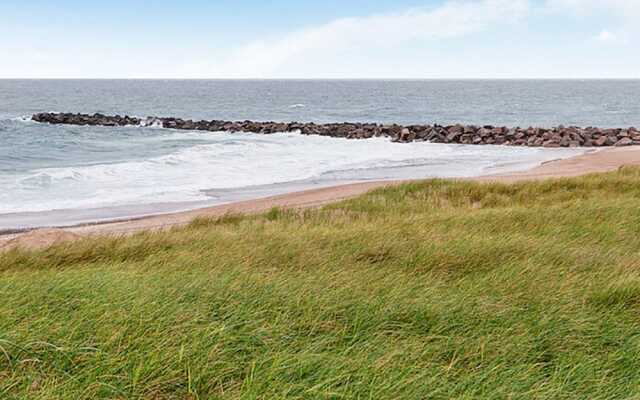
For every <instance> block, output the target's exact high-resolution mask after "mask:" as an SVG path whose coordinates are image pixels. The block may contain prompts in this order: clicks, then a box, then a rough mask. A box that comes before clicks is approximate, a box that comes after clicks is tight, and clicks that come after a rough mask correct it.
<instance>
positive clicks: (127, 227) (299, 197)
mask: <svg viewBox="0 0 640 400" xmlns="http://www.w3.org/2000/svg"><path fill="white" fill-rule="evenodd" d="M624 165H640V146H633V147H620V148H609V149H605V150H599V151H594V152H590V153H587V154H583V155H580V156H576V157H573V158H569V159H564V160H557V161H551V162H548V163H545V164H543V165H540V166H538V167H535V168H533V169H530V170H528V171H523V172H513V173H505V174H497V175H490V176H484V177H479V178H474V180H478V181H484V182H487V181H495V182H518V181H523V180H534V179H547V178H559V177H572V176H579V175H584V174H588V173H596V172H608V171H614V170H616V169H618V168H620V167H621V166H624ZM398 183H401V182H400V181H383V182H380V181H377V182H365V183H355V184H349V185H341V186H334V187H328V188H322V189H313V190H306V191H302V192H296V193H289V194H284V195H279V196H273V197H268V198H263V199H257V200H248V201H241V202H237V203H232V204H225V205H220V206H214V207H209V208H203V209H199V210H193V211H186V212H180V213H174V214H166V215H157V216H150V217H146V218H140V219H135V220H129V221H121V222H107V223H103V224H96V225H87V226H77V227H71V228H65V229H57V230H52V229H42V230H34V231H31V232H28V233H21V234H13V235H5V236H1V237H0V250H7V249H10V248H14V247H25V248H43V247H48V246H50V245H52V244H56V243H60V242H62V241H68V240H74V239H76V238H80V237H84V236H89V235H91V236H93V235H127V234H131V233H135V232H139V231H143V230H162V229H167V228H170V227H174V226H181V225H186V224H188V223H189V222H190V221H192V220H193V219H194V218H196V217H216V216H222V215H224V214H227V213H243V214H255V213H260V212H264V211H267V210H269V209H271V208H273V207H283V208H294V209H296V208H309V207H318V206H322V205H324V204H328V203H332V202H336V201H340V200H344V199H348V198H353V197H356V196H358V195H361V194H363V193H366V192H368V191H371V190H373V189H376V188H380V187H384V186H389V185H395V184H398Z"/></svg>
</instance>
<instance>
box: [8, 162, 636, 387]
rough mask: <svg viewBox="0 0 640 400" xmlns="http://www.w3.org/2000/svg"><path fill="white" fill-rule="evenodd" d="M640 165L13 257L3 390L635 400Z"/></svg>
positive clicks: (436, 184) (434, 190)
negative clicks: (600, 172) (625, 399)
mask: <svg viewBox="0 0 640 400" xmlns="http://www.w3.org/2000/svg"><path fill="white" fill-rule="evenodd" d="M639 251H640V169H637V168H624V169H622V170H620V171H618V172H615V173H609V174H601V175H590V176H586V177H582V178H574V179H563V180H554V181H545V182H528V183H519V184H513V185H506V184H486V183H485V184H481V183H472V182H456V181H446V180H434V181H426V182H424V183H413V184H408V185H403V186H399V187H393V188H385V189H380V190H377V191H374V192H372V193H370V194H367V195H365V196H362V197H359V198H356V199H353V200H349V201H346V202H342V203H338V204H335V205H331V206H327V207H324V208H322V209H319V210H306V211H287V210H280V209H274V210H271V211H270V212H268V213H266V214H264V215H261V216H247V217H242V216H237V215H228V216H225V217H223V218H219V219H216V220H206V219H199V220H196V221H194V222H193V223H192V224H191V225H190V226H188V227H186V228H180V229H174V230H172V231H168V232H163V233H141V234H138V235H135V236H133V237H128V238H124V239H106V238H101V239H92V240H85V241H81V242H77V243H73V244H65V245H60V246H57V247H54V248H51V249H48V250H45V251H40V252H24V251H11V252H9V253H5V254H2V255H0V398H2V399H5V398H6V399H25V398H28V399H94V398H105V399H107V398H108V399H128V398H132V399H258V398H260V399H278V398H299V399H322V398H327V399H342V398H347V399H358V398H369V399H397V398H407V399H451V398H454V399H477V398H495V399H520V398H526V399H529V398H531V399H624V398H639V397H638V393H640V356H639V355H640V254H639Z"/></svg>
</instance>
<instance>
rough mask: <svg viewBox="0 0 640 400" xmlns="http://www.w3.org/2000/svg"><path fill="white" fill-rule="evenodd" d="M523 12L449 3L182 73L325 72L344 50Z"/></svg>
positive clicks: (355, 21) (248, 48)
mask: <svg viewBox="0 0 640 400" xmlns="http://www.w3.org/2000/svg"><path fill="white" fill-rule="evenodd" d="M528 10H529V0H482V1H477V0H476V1H473V0H469V1H449V2H447V3H445V4H444V5H442V6H440V7H438V8H435V9H430V10H427V9H413V10H408V11H405V12H401V13H396V14H383V15H372V16H366V17H356V18H343V19H338V20H335V21H332V22H329V23H327V24H325V25H321V26H317V27H313V28H309V29H304V30H299V31H295V32H291V33H289V34H286V35H284V36H283V37H280V38H275V39H270V40H257V41H254V42H252V43H249V44H247V45H245V46H242V47H240V48H239V49H237V50H236V51H234V52H232V54H231V55H230V56H229V57H228V58H227V59H226V60H224V61H222V62H211V63H199V64H191V65H185V66H184V67H183V71H182V72H183V74H187V75H191V76H214V77H225V78H228V77H256V78H260V77H269V76H273V75H274V74H277V72H278V70H279V69H281V68H282V67H283V66H285V65H287V63H289V62H291V61H295V60H299V59H305V58H306V57H311V58H313V59H314V60H322V62H323V63H326V65H327V66H331V65H335V64H336V63H335V62H333V61H335V58H336V57H340V53H341V52H346V51H348V50H349V49H353V50H355V51H356V52H358V53H361V54H362V53H366V52H367V51H371V50H379V51H383V49H388V48H390V47H393V46H397V45H401V44H403V43H406V42H410V41H416V40H419V41H429V40H440V39H447V38H453V37H459V36H463V35H467V34H470V33H474V32H478V31H482V30H485V29H489V28H491V27H492V26H494V25H496V26H497V25H503V24H506V23H509V22H513V21H517V20H519V19H521V18H523V17H525V16H526V15H527V13H528ZM319 55H321V56H319ZM338 64H339V63H338Z"/></svg>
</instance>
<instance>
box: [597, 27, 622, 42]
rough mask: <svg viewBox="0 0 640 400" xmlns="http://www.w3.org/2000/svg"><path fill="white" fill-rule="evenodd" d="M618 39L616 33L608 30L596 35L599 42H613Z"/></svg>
mask: <svg viewBox="0 0 640 400" xmlns="http://www.w3.org/2000/svg"><path fill="white" fill-rule="evenodd" d="M617 38H618V36H617V35H616V34H615V33H612V32H610V31H608V30H606V29H605V30H603V31H602V32H600V33H599V34H598V35H596V40H597V41H599V42H613V41H615V40H616V39H617Z"/></svg>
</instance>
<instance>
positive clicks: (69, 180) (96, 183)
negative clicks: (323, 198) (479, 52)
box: [0, 80, 640, 230]
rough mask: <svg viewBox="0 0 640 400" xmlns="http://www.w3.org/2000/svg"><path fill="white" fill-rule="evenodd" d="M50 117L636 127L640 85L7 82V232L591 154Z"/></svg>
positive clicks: (0, 189) (0, 147)
mask: <svg viewBox="0 0 640 400" xmlns="http://www.w3.org/2000/svg"><path fill="white" fill-rule="evenodd" d="M46 111H59V112H86V113H94V112H100V113H104V114H120V115H125V114H127V115H131V116H139V117H144V116H173V117H181V118H193V119H225V120H245V119H251V120H257V121H284V122H290V121H300V122H344V121H350V122H380V123H392V122H395V123H401V124H410V123H440V124H449V123H470V124H492V125H507V126H530V125H531V126H547V127H549V126H553V125H559V124H564V125H580V126H589V125H592V126H599V127H628V126H633V125H635V126H640V81H216V80H212V81H175V80H170V81H143V80H140V81H136V80H122V81H110V80H97V81H91V80H0V230H12V229H20V228H29V227H34V226H64V225H71V224H77V223H86V222H94V221H99V220H104V219H115V218H127V217H135V216H140V215H148V214H154V213H161V212H171V211H178V210H184V209H191V208H197V207H203V206H208V205H213V204H221V203H226V202H230V201H236V200H240V199H250V198H256V197H264V196H268V195H273V194H278V193H286V192H290V191H294V190H302V189H307V188H314V187H321V186H329V185H335V184H340V183H350V182H359V181H366V180H383V179H410V178H429V177H472V176H478V175H483V174H487V173H494V172H504V171H514V170H522V169H526V168H531V167H533V166H535V165H537V164H540V163H542V162H545V161H549V160H553V159H559V158H565V157H570V156H572V155H576V154H579V153H580V152H582V151H583V150H580V149H578V150H576V149H543V148H520V147H507V146H464V145H449V144H431V143H410V144H397V143H391V142H390V141H389V139H387V138H373V139H368V140H347V139H341V138H328V137H319V136H302V135H299V134H296V133H287V132H281V133H276V134H272V135H256V134H249V133H228V132H197V131H193V132H192V131H178V130H170V129H162V128H158V127H87V126H84V127H82V126H63V125H47V124H38V123H34V122H32V121H30V120H29V117H30V115H31V114H33V113H36V112H46Z"/></svg>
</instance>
